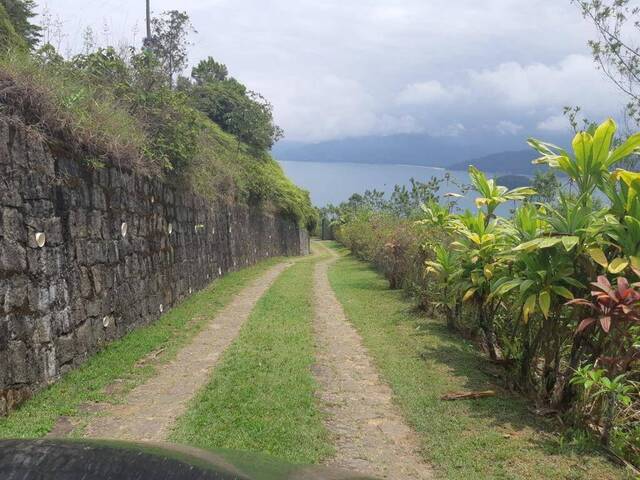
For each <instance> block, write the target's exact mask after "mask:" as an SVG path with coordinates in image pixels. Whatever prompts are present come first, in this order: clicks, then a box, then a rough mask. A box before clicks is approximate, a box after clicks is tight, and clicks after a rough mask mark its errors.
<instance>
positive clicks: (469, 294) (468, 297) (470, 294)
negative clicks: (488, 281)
mask: <svg viewBox="0 0 640 480" xmlns="http://www.w3.org/2000/svg"><path fill="white" fill-rule="evenodd" d="M476 291H478V289H477V288H470V289H469V290H467V293H465V294H464V297H462V301H463V302H468V301H469V300H471V298H472V297H473V295H474V294H475V293H476Z"/></svg>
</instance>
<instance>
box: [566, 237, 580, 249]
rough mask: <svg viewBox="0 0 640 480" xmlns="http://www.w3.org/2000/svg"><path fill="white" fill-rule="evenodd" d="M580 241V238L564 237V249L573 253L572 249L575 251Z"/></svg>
mask: <svg viewBox="0 0 640 480" xmlns="http://www.w3.org/2000/svg"><path fill="white" fill-rule="evenodd" d="M579 240H580V239H579V238H578V237H574V236H571V237H562V244H563V245H564V249H565V250H566V251H567V252H569V251H571V249H573V247H575V246H576V245H577V244H578V241H579Z"/></svg>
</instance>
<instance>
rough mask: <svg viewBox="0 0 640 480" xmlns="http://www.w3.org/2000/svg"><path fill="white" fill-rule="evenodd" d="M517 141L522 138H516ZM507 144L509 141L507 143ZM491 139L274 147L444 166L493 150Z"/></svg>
mask: <svg viewBox="0 0 640 480" xmlns="http://www.w3.org/2000/svg"><path fill="white" fill-rule="evenodd" d="M517 144H519V145H521V144H522V141H520V140H518V143H517ZM508 145H511V144H510V143H509V144H508ZM495 149H496V146H495V144H494V143H491V142H486V143H480V142H476V141H473V140H469V139H464V138H459V137H434V136H429V135H422V134H420V135H418V134H402V135H388V136H368V137H354V138H345V139H340V140H330V141H325V142H319V143H296V142H286V141H285V142H279V143H277V144H276V145H275V146H274V148H273V154H274V156H275V157H276V158H277V159H278V160H287V161H296V162H329V163H334V162H349V163H374V164H407V165H424V166H432V167H436V166H443V165H444V166H447V165H451V164H452V163H456V162H462V161H464V160H466V159H469V158H474V157H476V156H478V155H488V154H490V153H493V152H495Z"/></svg>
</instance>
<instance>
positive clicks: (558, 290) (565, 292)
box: [551, 285, 573, 300]
mask: <svg viewBox="0 0 640 480" xmlns="http://www.w3.org/2000/svg"><path fill="white" fill-rule="evenodd" d="M551 290H553V293H555V294H556V295H560V296H561V297H564V298H566V299H567V300H573V293H571V291H570V290H569V289H567V288H565V287H561V286H560V285H554V286H552V287H551Z"/></svg>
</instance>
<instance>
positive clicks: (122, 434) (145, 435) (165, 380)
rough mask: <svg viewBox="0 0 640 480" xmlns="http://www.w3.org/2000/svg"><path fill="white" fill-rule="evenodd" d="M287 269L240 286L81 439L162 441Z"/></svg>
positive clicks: (282, 266) (279, 267)
mask: <svg viewBox="0 0 640 480" xmlns="http://www.w3.org/2000/svg"><path fill="white" fill-rule="evenodd" d="M290 265H291V263H282V264H279V265H276V266H275V267H273V268H271V269H270V270H268V271H267V272H266V273H265V274H264V275H262V276H261V277H260V278H258V279H257V280H255V281H254V282H253V283H252V284H250V285H249V286H248V287H245V288H244V289H243V290H242V291H241V292H240V293H238V294H237V295H236V296H235V298H233V300H232V301H231V302H230V303H229V304H228V305H227V306H226V307H224V308H223V309H222V311H220V312H219V313H218V314H217V315H216V316H215V317H214V318H213V319H212V320H211V321H210V322H209V323H208V324H207V325H206V326H205V327H204V328H203V330H202V331H201V332H200V333H198V334H197V335H196V336H195V337H194V338H193V340H192V341H191V343H189V344H188V345H187V346H186V347H184V348H183V349H182V350H180V352H178V354H177V356H176V358H175V359H173V360H172V361H170V362H169V363H168V364H167V365H164V366H163V367H162V368H161V369H160V370H159V371H158V373H157V375H155V376H154V377H152V378H150V379H149V380H148V381H147V382H146V383H144V384H142V385H139V386H137V387H136V388H134V389H133V390H132V391H131V392H130V393H129V394H128V395H127V397H126V398H125V399H124V402H123V403H122V404H118V405H109V406H108V407H106V409H105V410H103V411H102V412H101V413H100V414H99V416H96V417H94V418H92V419H91V421H90V423H89V424H88V425H87V427H86V428H85V432H84V436H85V437H91V438H106V439H118V440H131V441H155V442H158V441H163V440H166V438H167V436H168V435H169V433H170V430H171V427H172V426H173V424H174V422H175V420H176V419H177V418H178V417H179V416H180V415H182V414H183V413H184V412H185V411H186V409H187V406H188V402H189V400H191V398H192V397H193V396H194V395H195V394H196V393H197V392H198V390H200V388H202V387H203V386H204V385H205V384H206V383H207V382H208V381H209V378H210V375H211V371H212V370H213V368H214V366H215V365H216V363H217V362H218V360H219V359H220V357H221V355H222V353H223V352H224V351H225V350H226V349H227V347H228V346H229V345H230V344H231V343H232V342H233V340H235V338H236V337H237V336H238V334H239V333H240V329H241V328H242V325H243V324H244V323H245V321H246V320H247V319H248V318H249V315H250V314H251V311H252V310H253V307H254V306H255V304H256V303H257V302H258V300H259V299H260V297H262V295H264V294H265V293H266V291H267V290H268V289H269V287H270V286H271V285H272V284H273V283H274V282H275V280H276V279H277V278H278V276H280V274H281V273H282V272H283V271H284V270H285V269H286V268H288V267H289V266H290Z"/></svg>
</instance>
